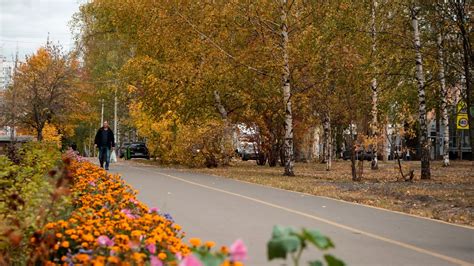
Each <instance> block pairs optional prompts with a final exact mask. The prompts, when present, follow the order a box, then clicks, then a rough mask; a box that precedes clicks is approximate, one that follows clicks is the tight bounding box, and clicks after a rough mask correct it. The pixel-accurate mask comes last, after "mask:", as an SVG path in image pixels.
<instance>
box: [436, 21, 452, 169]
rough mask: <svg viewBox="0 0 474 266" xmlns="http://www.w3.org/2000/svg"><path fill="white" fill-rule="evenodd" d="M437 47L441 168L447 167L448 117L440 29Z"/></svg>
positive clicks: (439, 30)
mask: <svg viewBox="0 0 474 266" xmlns="http://www.w3.org/2000/svg"><path fill="white" fill-rule="evenodd" d="M437 46H438V64H439V83H440V93H439V95H440V98H441V106H440V109H441V110H440V112H441V121H442V124H443V166H445V167H447V166H449V116H448V106H447V105H448V103H447V100H448V99H447V98H448V90H447V88H446V77H445V67H444V47H443V35H442V33H441V29H438V34H437Z"/></svg>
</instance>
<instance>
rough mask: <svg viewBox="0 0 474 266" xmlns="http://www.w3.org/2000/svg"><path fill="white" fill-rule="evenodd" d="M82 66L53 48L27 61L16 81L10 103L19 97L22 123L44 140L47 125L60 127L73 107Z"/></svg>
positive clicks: (19, 71)
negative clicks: (79, 66) (73, 97)
mask: <svg viewBox="0 0 474 266" xmlns="http://www.w3.org/2000/svg"><path fill="white" fill-rule="evenodd" d="M77 69H78V62H77V61H76V60H75V58H74V57H73V56H70V55H68V54H66V53H64V52H63V51H62V50H61V49H60V47H58V46H55V45H52V44H50V43H49V42H48V43H47V44H46V46H44V47H42V48H40V49H38V51H37V52H36V53H35V54H33V55H31V56H29V57H27V58H26V61H25V62H24V63H22V64H21V65H20V66H19V67H18V69H17V71H16V73H15V75H14V77H13V86H12V87H11V88H9V90H8V91H7V95H6V100H7V101H12V100H13V97H15V101H16V112H18V113H19V117H18V119H19V122H20V123H21V124H22V125H23V126H25V127H28V128H31V129H33V130H34V131H35V133H36V137H37V139H38V140H40V141H41V140H42V139H43V129H44V127H45V125H46V124H47V123H51V124H54V123H60V122H61V121H62V120H63V118H64V116H65V114H66V113H67V111H68V108H69V107H70V106H71V103H72V101H71V95H72V94H71V91H72V90H73V88H74V81H75V77H76V76H75V74H76V71H77Z"/></svg>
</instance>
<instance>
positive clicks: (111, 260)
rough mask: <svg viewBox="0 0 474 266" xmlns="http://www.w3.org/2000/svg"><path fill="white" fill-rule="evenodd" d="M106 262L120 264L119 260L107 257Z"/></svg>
mask: <svg viewBox="0 0 474 266" xmlns="http://www.w3.org/2000/svg"><path fill="white" fill-rule="evenodd" d="M107 262H110V263H119V262H120V259H119V258H118V257H113V256H112V257H109V258H108V259H107Z"/></svg>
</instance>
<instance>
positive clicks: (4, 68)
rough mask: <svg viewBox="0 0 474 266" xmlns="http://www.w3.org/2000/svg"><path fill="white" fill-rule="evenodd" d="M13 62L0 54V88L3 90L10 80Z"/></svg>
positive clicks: (13, 67) (13, 66)
mask: <svg viewBox="0 0 474 266" xmlns="http://www.w3.org/2000/svg"><path fill="white" fill-rule="evenodd" d="M14 69H15V62H14V61H13V60H7V58H6V57H5V56H3V55H0V90H5V89H6V88H7V87H8V86H9V85H10V84H11V82H12V77H13V71H14Z"/></svg>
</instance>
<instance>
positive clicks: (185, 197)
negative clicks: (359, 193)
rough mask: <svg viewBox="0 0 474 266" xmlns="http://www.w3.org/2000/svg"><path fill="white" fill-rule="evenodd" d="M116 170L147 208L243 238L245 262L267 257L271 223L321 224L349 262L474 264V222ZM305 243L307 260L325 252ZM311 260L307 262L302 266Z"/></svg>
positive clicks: (206, 231) (208, 236)
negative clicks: (246, 251)
mask: <svg viewBox="0 0 474 266" xmlns="http://www.w3.org/2000/svg"><path fill="white" fill-rule="evenodd" d="M109 172H112V173H119V174H121V175H122V177H123V178H124V179H125V181H126V182H127V183H128V184H129V185H131V186H132V187H133V188H134V189H136V190H138V199H139V200H141V201H142V202H144V203H145V204H147V205H148V206H149V207H158V208H160V209H161V210H162V211H165V212H169V213H170V214H171V215H172V217H173V218H174V220H175V221H176V223H178V224H180V225H181V226H182V227H183V229H184V231H185V232H186V234H187V237H199V238H201V239H202V240H204V241H206V240H213V241H215V242H217V244H218V245H230V244H231V243H232V242H233V241H234V240H236V239H238V238H240V239H242V240H243V241H244V242H245V244H246V245H247V247H248V249H249V260H248V261H247V262H246V265H251V266H253V265H255V266H260V265H292V264H291V263H289V261H288V262H285V261H283V260H279V261H278V260H275V261H272V262H268V261H267V259H266V243H267V241H268V240H269V238H270V235H271V231H272V228H273V226H274V225H285V226H293V227H295V228H303V227H305V228H313V229H318V230H319V231H321V232H322V233H323V234H325V235H328V236H329V237H330V238H331V239H332V240H333V242H334V243H335V245H336V248H335V249H333V250H330V251H329V253H331V254H333V255H335V256H337V257H338V258H341V259H342V260H343V261H345V262H346V263H347V265H474V228H472V227H465V226H457V225H452V224H448V223H444V222H440V221H436V220H430V219H426V218H420V217H415V216H410V215H405V214H401V213H397V212H391V211H386V210H382V209H377V208H373V207H368V206H364V205H359V204H353V203H348V202H343V201H339V200H334V199H329V198H325V197H318V196H312V195H307V194H302V193H296V192H290V191H285V190H280V189H275V188H270V187H265V186H261V185H256V184H250V183H246V182H241V181H236V180H232V179H228V178H223V177H218V176H211V175H204V174H197V173H193V172H191V171H187V170H180V169H170V168H160V167H155V166H150V165H145V164H141V163H139V162H136V161H135V162H134V161H132V162H130V161H127V162H125V161H121V162H119V163H115V164H112V165H111V170H110V171H109ZM321 255H322V253H321V252H319V251H317V250H315V249H308V250H307V251H306V252H305V253H304V256H303V259H304V261H308V260H311V259H316V258H321ZM302 265H307V264H302Z"/></svg>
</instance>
